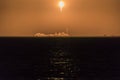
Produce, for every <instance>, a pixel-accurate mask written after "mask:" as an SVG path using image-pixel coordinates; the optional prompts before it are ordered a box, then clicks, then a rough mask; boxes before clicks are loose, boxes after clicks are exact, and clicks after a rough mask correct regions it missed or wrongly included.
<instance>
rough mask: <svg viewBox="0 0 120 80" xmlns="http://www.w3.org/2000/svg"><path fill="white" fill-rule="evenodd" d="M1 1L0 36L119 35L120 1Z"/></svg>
mask: <svg viewBox="0 0 120 80" xmlns="http://www.w3.org/2000/svg"><path fill="white" fill-rule="evenodd" d="M58 1H59V0H0V36H33V35H34V34H35V33H46V34H48V33H54V32H64V31H65V29H66V28H69V32H70V34H72V35H78V36H102V35H104V34H106V35H120V9H119V8H120V0H64V1H65V7H64V9H63V13H60V11H59V8H58V5H57V4H58Z"/></svg>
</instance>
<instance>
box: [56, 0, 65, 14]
mask: <svg viewBox="0 0 120 80" xmlns="http://www.w3.org/2000/svg"><path fill="white" fill-rule="evenodd" d="M58 5H59V7H60V11H61V12H62V9H63V7H64V6H65V3H64V1H62V0H60V2H59V4H58Z"/></svg>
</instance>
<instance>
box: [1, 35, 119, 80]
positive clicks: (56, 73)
mask: <svg viewBox="0 0 120 80" xmlns="http://www.w3.org/2000/svg"><path fill="white" fill-rule="evenodd" d="M0 80H120V38H118V37H114V38H110V37H106V38H103V37H44V38H36V37H1V38H0Z"/></svg>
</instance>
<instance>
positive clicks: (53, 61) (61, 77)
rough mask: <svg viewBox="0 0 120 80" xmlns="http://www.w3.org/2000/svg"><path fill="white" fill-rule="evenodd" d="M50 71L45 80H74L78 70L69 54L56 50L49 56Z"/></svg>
mask: <svg viewBox="0 0 120 80" xmlns="http://www.w3.org/2000/svg"><path fill="white" fill-rule="evenodd" d="M49 61H50V66H51V67H50V69H49V73H50V74H49V76H48V77H47V80H74V79H75V78H76V77H78V76H77V72H79V71H80V69H79V68H78V67H77V66H76V64H75V62H74V59H73V58H72V55H71V54H70V53H67V52H66V51H63V50H61V49H58V50H56V51H52V55H51V56H50V59H49Z"/></svg>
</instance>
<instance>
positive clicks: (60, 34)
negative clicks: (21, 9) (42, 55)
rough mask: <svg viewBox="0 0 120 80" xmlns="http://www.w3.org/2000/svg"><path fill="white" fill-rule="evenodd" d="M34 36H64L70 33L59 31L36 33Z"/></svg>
mask: <svg viewBox="0 0 120 80" xmlns="http://www.w3.org/2000/svg"><path fill="white" fill-rule="evenodd" d="M34 36H35V37H64V36H65V37H67V36H70V35H69V34H67V33H65V32H58V33H54V34H45V33H36V34H35V35H34Z"/></svg>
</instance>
